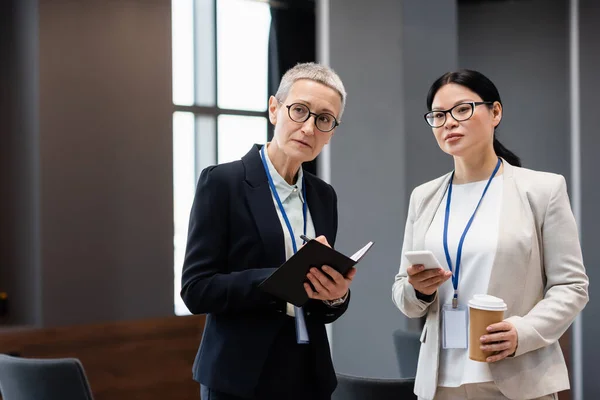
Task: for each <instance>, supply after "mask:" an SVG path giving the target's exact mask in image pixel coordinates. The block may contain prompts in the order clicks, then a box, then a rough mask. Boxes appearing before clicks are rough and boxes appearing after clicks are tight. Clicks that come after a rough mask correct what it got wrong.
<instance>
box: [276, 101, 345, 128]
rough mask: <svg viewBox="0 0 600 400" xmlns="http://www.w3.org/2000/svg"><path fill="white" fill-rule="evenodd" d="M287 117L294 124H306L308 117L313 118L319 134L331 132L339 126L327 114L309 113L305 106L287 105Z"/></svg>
mask: <svg viewBox="0 0 600 400" xmlns="http://www.w3.org/2000/svg"><path fill="white" fill-rule="evenodd" d="M286 108H287V109H288V115H289V117H290V119H291V120H292V121H294V122H306V121H308V119H309V118H310V116H311V115H312V116H314V117H315V126H316V127H317V129H318V130H320V131H321V132H331V131H332V130H334V129H335V127H336V126H339V125H340V124H339V122H338V121H337V119H336V118H335V117H334V116H333V115H332V114H329V113H322V114H315V113H314V112H312V111H310V109H309V108H308V106H307V105H306V104H302V103H293V104H290V105H287V106H286Z"/></svg>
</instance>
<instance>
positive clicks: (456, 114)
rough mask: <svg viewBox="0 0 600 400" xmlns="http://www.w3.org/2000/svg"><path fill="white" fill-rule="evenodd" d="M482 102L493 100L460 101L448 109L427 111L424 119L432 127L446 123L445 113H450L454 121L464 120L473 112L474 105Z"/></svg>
mask: <svg viewBox="0 0 600 400" xmlns="http://www.w3.org/2000/svg"><path fill="white" fill-rule="evenodd" d="M482 104H494V102H493V101H468V102H465V103H460V104H457V105H455V106H454V107H452V108H450V109H448V110H435V111H429V112H428V113H426V114H425V121H427V123H428V124H429V126H431V127H432V128H439V127H440V126H443V125H444V124H445V123H446V114H448V113H450V115H451V116H452V118H454V119H455V120H456V121H458V122H461V121H466V120H468V119H469V118H471V117H472V116H473V114H474V113H475V107H476V106H479V105H482Z"/></svg>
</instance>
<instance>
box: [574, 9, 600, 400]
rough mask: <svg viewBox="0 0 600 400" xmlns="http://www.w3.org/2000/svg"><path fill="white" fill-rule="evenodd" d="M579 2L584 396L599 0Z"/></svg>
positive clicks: (589, 377)
mask: <svg viewBox="0 0 600 400" xmlns="http://www.w3.org/2000/svg"><path fill="white" fill-rule="evenodd" d="M579 4H580V10H579V13H580V30H579V35H580V38H581V39H580V54H581V56H580V62H581V182H582V184H581V192H582V199H581V202H582V204H581V206H582V207H581V212H582V218H581V219H582V222H581V240H582V246H583V258H584V261H585V265H586V268H587V273H588V276H589V278H590V291H591V295H590V302H589V303H588V305H587V307H586V308H585V310H584V311H583V314H582V321H581V323H582V326H583V389H584V390H583V392H584V394H585V399H598V398H600V382H598V367H597V365H598V360H600V348H599V347H598V345H597V342H598V337H600V323H599V321H600V302H599V301H598V296H597V295H596V291H597V282H598V280H600V270H599V269H598V265H599V264H600V248H599V246H598V241H599V239H600V230H599V227H600V212H599V211H598V205H599V204H600V186H599V185H598V182H600V178H599V176H598V170H599V168H598V149H600V135H599V133H598V131H599V129H600V128H599V124H598V115H599V111H598V105H599V102H598V93H600V75H599V73H598V71H600V44H599V42H598V36H599V35H600V29H599V26H598V22H599V21H600V3H599V2H597V1H596V0H581V1H580V2H579Z"/></svg>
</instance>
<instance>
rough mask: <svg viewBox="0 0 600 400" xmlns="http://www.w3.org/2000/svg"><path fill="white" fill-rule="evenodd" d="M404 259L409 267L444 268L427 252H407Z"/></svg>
mask: <svg viewBox="0 0 600 400" xmlns="http://www.w3.org/2000/svg"><path fill="white" fill-rule="evenodd" d="M404 257H406V259H407V260H408V262H409V263H410V264H411V265H417V264H420V265H423V266H424V267H425V269H434V268H444V267H442V264H440V262H439V261H438V259H437V258H435V255H434V254H433V253H432V252H431V251H429V250H417V251H407V252H405V253H404Z"/></svg>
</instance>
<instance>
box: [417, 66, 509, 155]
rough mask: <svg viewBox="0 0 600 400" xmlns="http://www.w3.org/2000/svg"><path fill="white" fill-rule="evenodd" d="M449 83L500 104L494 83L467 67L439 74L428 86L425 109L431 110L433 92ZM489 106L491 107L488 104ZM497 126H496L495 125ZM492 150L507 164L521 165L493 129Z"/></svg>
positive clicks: (484, 99)
mask: <svg viewBox="0 0 600 400" xmlns="http://www.w3.org/2000/svg"><path fill="white" fill-rule="evenodd" d="M449 83H455V84H457V85H461V86H464V87H466V88H468V89H469V90H471V91H473V92H475V93H477V94H478V95H479V97H481V99H482V100H483V101H490V102H492V103H493V102H496V101H497V102H498V103H500V104H502V100H500V93H498V89H496V85H494V83H493V82H492V81H491V80H489V79H488V78H487V77H486V76H485V75H483V74H482V73H481V72H477V71H473V70H469V69H461V70H458V71H454V72H447V73H445V74H444V75H442V76H440V77H439V78H438V79H437V80H436V81H435V82H433V84H432V85H431V87H430V88H429V93H428V94H427V109H428V110H431V105H432V104H433V98H434V97H435V94H436V93H437V92H438V90H440V88H441V87H442V86H444V85H447V84H449ZM490 107H493V105H492V104H490ZM496 128H497V126H496ZM494 151H495V152H496V155H498V156H499V157H502V158H504V159H505V160H506V161H508V163H509V164H511V165H515V166H517V167H520V166H521V159H520V158H519V157H518V156H517V155H516V154H515V153H513V152H512V151H510V150H508V149H507V148H506V147H504V146H503V145H502V143H500V142H499V141H498V139H496V132H495V129H494Z"/></svg>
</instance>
